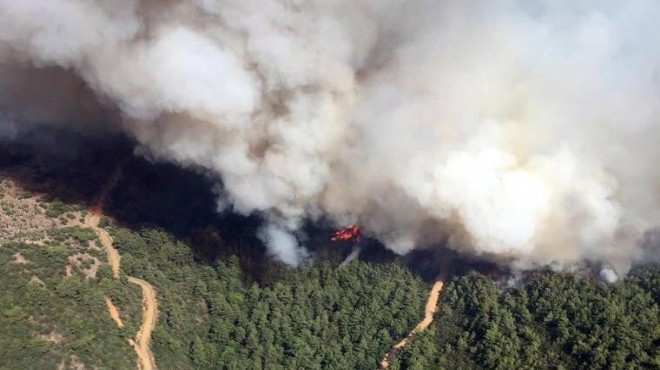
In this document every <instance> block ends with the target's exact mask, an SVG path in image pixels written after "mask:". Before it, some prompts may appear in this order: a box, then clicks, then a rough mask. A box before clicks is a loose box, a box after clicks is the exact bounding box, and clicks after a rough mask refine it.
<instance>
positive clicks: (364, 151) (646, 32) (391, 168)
mask: <svg viewBox="0 0 660 370" xmlns="http://www.w3.org/2000/svg"><path fill="white" fill-rule="evenodd" d="M659 18H660V4H659V3H657V2H655V1H650V0H647V1H645V0H640V1H634V2H621V1H609V0H605V1H603V0H600V1H596V0H593V1H592V0H581V1H571V2H568V1H565V2H563V1H562V2H558V1H549V0H547V1H544V0H537V1H533V0H530V1H514V0H510V1H503V0H502V1H477V0H474V1H458V0H457V1H451V0H446V1H424V0H410V1H396V0H361V1H354V0H353V1H349V0H306V1H297V0H187V1H177V0H169V1H156V0H121V1H112V2H99V1H92V0H22V1H17V0H0V109H1V110H2V111H3V112H4V114H6V115H7V116H9V117H11V119H12V120H13V122H14V124H16V122H18V124H19V125H20V122H28V121H30V122H35V121H39V122H42V123H51V124H69V125H76V127H79V128H80V129H83V130H84V129H91V128H98V127H99V126H100V127H106V128H110V129H111V130H121V131H124V132H126V133H127V134H129V135H131V136H132V137H134V138H136V140H138V142H140V143H141V144H142V145H143V146H144V149H146V150H147V151H149V153H150V154H151V155H155V156H158V157H161V158H163V159H167V160H171V161H174V162H177V163H180V164H181V165H185V166H196V167H201V168H204V169H206V170H207V171H209V172H210V173H211V174H213V175H214V176H215V177H216V178H217V179H218V181H221V182H222V189H223V190H222V194H223V199H221V200H220V201H219V204H223V205H226V206H228V207H231V208H232V209H233V210H234V211H236V212H239V213H243V214H249V213H253V212H259V213H260V214H262V215H263V216H264V218H265V219H266V220H267V226H265V227H264V229H263V230H262V232H261V233H260V237H261V238H262V239H263V240H264V241H265V242H266V243H267V244H268V245H269V247H270V250H271V253H272V254H273V255H274V256H275V257H277V258H279V259H281V260H283V261H285V262H287V263H289V264H296V263H299V262H300V261H301V260H302V259H304V258H305V256H306V255H307V253H306V252H305V250H304V247H303V246H301V245H300V242H299V240H300V239H299V238H297V236H299V233H300V228H301V226H302V224H303V221H304V220H305V219H310V218H311V219H317V218H321V217H324V218H330V219H331V220H333V222H335V223H337V224H338V225H340V224H349V223H358V224H360V225H361V226H362V228H363V231H364V232H365V233H366V234H367V235H370V236H373V237H376V238H378V239H379V240H381V241H382V242H383V243H384V244H385V245H386V246H387V247H388V248H390V249H392V250H393V251H395V252H397V253H401V254H403V253H406V252H408V251H410V250H411V249H413V248H417V247H429V246H432V245H434V244H438V243H447V244H448V245H449V246H450V247H451V248H454V249H457V250H460V251H464V252H465V253H469V254H476V255H481V256H485V257H487V258H491V259H495V260H502V261H511V262H512V263H514V264H515V265H516V266H520V267H523V268H524V267H530V266H533V265H536V264H548V263H552V262H559V263H568V264H570V263H574V262H578V261H582V260H585V259H586V260H591V261H600V262H604V263H606V264H608V265H611V266H613V267H614V269H615V270H616V271H617V272H625V271H626V270H627V269H628V268H629V266H630V264H631V263H633V262H635V261H639V260H642V259H648V258H650V257H653V258H654V259H655V260H657V259H658V257H657V255H658V248H657V247H644V248H642V247H641V246H640V242H639V241H640V240H642V239H643V237H644V235H643V233H644V232H645V231H646V230H648V229H650V228H652V227H655V226H656V225H657V223H658V222H657V221H658V220H659V219H660V218H659V216H660V204H659V203H660V194H659V193H660V165H659V163H658V158H660V149H659V146H658V143H660V123H659V122H658V119H659V118H660V111H659V110H660V104H658V101H660V100H659V98H660V83H659V77H658V76H659V75H658V67H660V50H659V49H660V23H659V22H658V21H657V20H658V19H659ZM1 134H2V129H0V135H1ZM647 239H648V238H647ZM608 276H610V277H611V276H616V275H614V271H612V272H611V274H610V275H608Z"/></svg>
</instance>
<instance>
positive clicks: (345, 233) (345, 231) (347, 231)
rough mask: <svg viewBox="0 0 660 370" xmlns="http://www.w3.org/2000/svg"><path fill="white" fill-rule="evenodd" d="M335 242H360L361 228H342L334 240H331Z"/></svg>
mask: <svg viewBox="0 0 660 370" xmlns="http://www.w3.org/2000/svg"><path fill="white" fill-rule="evenodd" d="M330 240H332V241H333V242H337V241H344V240H353V241H355V242H356V243H357V242H359V241H360V228H359V227H358V225H349V226H346V227H342V228H341V229H339V230H337V231H336V232H335V233H334V235H333V236H332V238H330Z"/></svg>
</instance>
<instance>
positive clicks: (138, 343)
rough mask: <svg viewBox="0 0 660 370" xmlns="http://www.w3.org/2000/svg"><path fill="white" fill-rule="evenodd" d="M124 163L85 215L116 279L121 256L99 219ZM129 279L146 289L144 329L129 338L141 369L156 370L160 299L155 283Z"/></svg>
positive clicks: (110, 306)
mask: <svg viewBox="0 0 660 370" xmlns="http://www.w3.org/2000/svg"><path fill="white" fill-rule="evenodd" d="M122 164H123V162H122V163H120V164H119V165H118V166H117V167H116V168H115V171H114V172H113V173H112V176H111V177H110V180H109V181H108V182H107V183H106V184H105V185H104V186H103V188H102V189H101V191H100V192H99V195H98V196H97V198H96V200H95V201H94V203H93V204H92V205H91V206H90V208H89V210H88V213H87V216H85V226H87V227H89V228H90V229H92V230H94V232H95V233H96V235H97V236H98V238H99V240H100V241H101V245H103V249H105V252H106V254H107V256H108V263H109V264H110V267H111V268H112V275H113V277H114V278H115V279H116V278H119V271H120V269H121V256H120V255H119V252H117V250H116V249H115V247H114V246H113V245H112V237H111V236H110V234H109V233H108V232H107V231H105V230H104V229H103V228H100V227H99V222H100V220H101V214H102V211H103V205H104V204H105V200H106V198H107V197H108V194H109V193H110V191H111V190H112V189H113V188H114V187H115V185H116V184H117V182H118V181H119V178H120V177H121V168H122ZM128 281H129V282H130V283H132V284H136V285H138V286H140V288H141V289H142V324H141V325H140V330H138V332H137V334H136V335H135V339H129V343H130V344H131V346H133V348H134V349H135V353H137V356H138V369H140V370H154V369H156V361H155V360H154V355H153V353H152V352H151V349H150V348H149V344H150V342H151V333H152V331H153V330H154V327H155V326H156V319H157V317H158V301H157V299H156V291H155V289H154V287H153V286H151V284H149V283H148V282H146V281H144V280H142V279H138V278H134V277H132V276H129V277H128ZM105 301H106V305H107V306H108V311H109V313H110V317H111V318H112V319H113V320H114V321H115V323H117V325H118V326H119V327H122V326H123V325H124V324H123V323H122V321H121V318H120V316H119V311H118V310H117V308H116V307H115V306H114V304H112V300H111V299H110V298H109V297H106V298H105Z"/></svg>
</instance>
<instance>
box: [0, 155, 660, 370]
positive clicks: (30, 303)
mask: <svg viewBox="0 0 660 370" xmlns="http://www.w3.org/2000/svg"><path fill="white" fill-rule="evenodd" d="M93 147H96V148H97V149H96V150H97V151H96V152H95V153H94V154H93V155H88V156H84V157H81V156H69V157H67V158H57V160H51V159H50V158H51V157H52V156H50V155H48V156H42V157H38V156H35V155H34V154H33V151H32V150H31V149H30V148H22V147H11V148H10V150H9V149H7V148H4V149H2V150H3V151H4V152H2V153H0V154H1V155H0V175H1V177H0V180H3V181H0V184H3V186H4V185H6V184H7V182H8V181H10V180H11V182H16V183H19V184H20V185H21V188H22V189H23V190H21V191H20V192H16V191H14V193H12V192H10V191H9V190H6V191H5V190H3V191H2V192H0V197H1V198H2V209H1V210H0V211H1V212H3V214H4V215H6V216H7V217H9V218H11V219H22V218H24V219H25V221H24V222H26V225H28V224H29V225H31V224H30V221H31V220H34V219H41V218H43V219H44V220H51V221H52V222H51V221H48V222H46V221H44V222H43V223H44V225H46V226H44V227H43V229H35V230H32V231H30V232H29V233H28V232H23V233H14V234H12V235H13V236H12V237H11V238H5V239H0V244H1V246H0V285H1V286H2V287H3V293H2V295H0V333H2V335H0V369H44V368H57V366H58V365H61V366H63V368H76V367H80V366H84V368H89V369H92V368H100V369H101V368H102V369H135V367H136V359H135V353H134V352H133V350H132V348H131V347H130V346H129V344H128V342H127V339H128V338H130V337H131V336H132V335H134V333H135V332H136V331H137V326H138V325H139V322H140V314H141V312H140V290H139V289H138V288H137V287H136V286H135V285H131V284H129V283H128V282H127V280H126V278H127V276H129V275H130V276H135V277H139V278H142V279H144V280H146V281H148V282H150V284H152V285H153V286H154V288H155V290H156V292H157V295H158V301H159V315H158V321H157V324H156V328H155V331H154V333H153V336H152V343H151V348H152V350H153V352H154V355H155V360H156V365H157V367H158V368H159V369H232V370H233V369H376V368H378V365H379V362H380V360H381V359H382V357H383V355H384V354H385V352H386V351H387V350H388V349H389V348H390V347H391V346H392V345H393V344H394V343H396V342H398V341H399V340H401V339H402V338H403V337H405V336H406V335H407V334H408V332H409V331H410V330H411V329H412V328H414V327H415V325H416V324H417V322H418V321H419V320H420V319H421V318H422V316H423V312H424V305H425V303H426V298H427V295H428V290H429V288H430V284H431V282H432V281H431V280H429V276H430V277H431V278H432V277H433V275H429V274H428V273H422V272H420V267H419V264H420V263H419V261H418V260H412V259H410V258H406V257H401V256H395V255H392V254H391V253H389V252H387V251H385V250H383V249H382V248H380V247H378V246H377V245H376V246H373V247H372V248H367V250H365V252H364V253H363V255H362V256H361V258H360V259H358V260H356V261H353V262H352V263H350V264H348V265H347V266H345V267H342V268H339V263H340V262H341V259H342V258H343V256H345V255H346V254H347V253H348V252H349V251H350V245H341V244H339V245H336V244H334V245H333V244H330V243H328V236H329V235H330V234H329V233H328V231H327V230H326V231H324V230H316V233H315V235H317V236H316V237H315V238H312V239H310V243H311V244H313V245H312V248H311V250H312V252H313V254H314V256H315V258H314V259H313V260H312V261H311V262H310V263H309V264H306V265H302V266H300V267H297V268H290V267H286V266H284V265H282V264H280V263H277V262H274V261H273V260H271V259H270V258H269V256H268V255H267V253H266V252H265V250H264V248H263V247H262V246H261V245H260V244H259V243H258V240H257V239H256V238H255V237H254V234H255V233H254V230H255V228H256V227H257V226H258V220H257V219H256V218H254V217H242V216H236V215H228V214H221V213H218V212H216V209H215V207H214V205H213V204H214V201H213V200H214V197H215V194H214V193H213V192H212V191H211V189H212V186H210V185H209V183H208V180H207V178H206V177H205V176H204V174H200V173H198V172H195V171H190V170H182V169H179V168H176V167H174V166H171V165H168V164H158V163H151V162H148V161H145V160H144V159H140V158H137V157H135V158H132V159H130V160H128V161H125V165H124V169H123V176H122V179H121V180H120V181H119V182H118V184H117V186H116V188H115V189H114V190H113V191H112V193H111V194H110V197H109V200H108V204H107V205H106V208H105V209H104V214H105V215H106V216H107V217H105V218H104V219H103V220H102V221H101V224H100V226H101V227H103V228H104V229H106V230H107V231H109V232H110V234H111V235H112V237H113V240H114V241H113V244H114V246H115V248H117V249H118V251H119V253H120V255H121V263H122V267H121V269H122V271H121V275H120V277H119V279H113V278H112V273H111V271H110V267H109V265H108V263H107V259H106V257H105V255H104V253H103V251H102V250H100V249H99V248H98V245H97V240H96V236H95V235H94V234H93V233H91V232H90V230H87V229H84V228H81V227H78V226H75V224H76V222H77V220H78V219H79V218H82V217H84V213H85V208H86V207H87V206H88V205H89V204H90V202H91V199H92V198H93V197H94V194H95V191H94V189H98V188H99V187H100V184H102V183H103V182H104V181H105V180H106V179H107V177H108V175H107V174H108V173H109V172H110V171H111V169H112V167H113V166H114V164H115V163H116V162H117V157H118V156H121V155H123V152H122V151H119V154H118V150H117V149H116V147H112V146H103V145H98V146H93ZM90 189H91V190H90ZM183 189H185V190H186V191H183ZM35 194H42V195H41V196H40V198H39V200H38V201H36V203H35V201H34V198H35V197H36V195H35ZM10 198H11V199H10ZM21 212H23V213H21ZM25 212H35V214H34V215H32V216H31V217H30V216H29V213H25ZM8 213H11V215H8ZM19 216H20V217H19ZM9 218H8V219H9ZM8 235H9V234H8ZM31 238H39V239H40V240H42V241H44V242H42V243H34V241H31V240H30V239H31ZM434 263H435V262H434V261H433V260H429V261H425V265H434ZM463 265H465V266H467V268H461V269H453V274H452V275H450V276H449V277H448V279H447V281H446V284H445V288H444V289H443V291H442V293H441V296H440V306H439V309H438V312H437V313H436V315H435V320H434V323H433V324H432V325H431V326H430V327H429V328H428V329H427V330H426V331H424V332H423V333H421V334H419V335H417V336H415V337H414V339H413V340H412V341H411V342H410V343H409V344H408V345H407V346H406V347H404V348H403V349H402V350H401V351H399V352H396V353H395V355H394V356H393V357H392V361H391V363H390V369H540V368H548V369H657V368H660V353H659V351H658V348H659V347H660V312H659V300H660V268H658V266H636V267H635V268H634V269H633V270H632V271H631V272H630V274H628V275H627V276H626V277H625V278H623V279H622V280H620V281H618V282H616V283H612V284H608V283H605V282H603V281H601V280H600V279H598V278H597V277H595V276H594V275H593V274H590V273H589V271H588V270H585V271H579V272H575V273H568V272H561V271H552V270H548V269H539V270H536V271H531V272H527V273H525V274H522V275H517V276H516V277H515V279H512V276H509V275H507V274H503V273H502V272H500V273H498V274H492V273H491V270H489V269H482V268H480V266H479V265H478V264H469V263H467V264H466V263H463ZM68 266H71V267H68ZM92 272H93V273H92ZM104 297H110V298H111V299H112V301H113V302H114V304H115V305H116V306H117V308H118V310H119V314H120V317H121V319H122V320H123V321H124V324H125V325H124V327H123V328H118V327H117V326H116V325H114V323H113V321H112V319H111V318H110V316H109V315H108V311H107V308H106V306H105V304H104Z"/></svg>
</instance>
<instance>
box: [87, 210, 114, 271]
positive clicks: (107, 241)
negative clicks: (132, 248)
mask: <svg viewBox="0 0 660 370" xmlns="http://www.w3.org/2000/svg"><path fill="white" fill-rule="evenodd" d="M100 220H101V215H100V214H99V213H96V212H92V211H91V210H90V211H89V212H88V213H87V216H85V226H87V227H89V228H90V229H92V230H94V232H95V233H96V236H98V238H99V240H100V241H101V245H102V246H103V249H105V253H106V254H107V256H108V263H109V264H110V267H111V268H112V276H114V277H115V278H118V277H119V268H120V263H121V256H120V255H119V252H117V250H116V249H115V247H113V246H112V237H111V236H110V234H109V233H108V232H107V231H105V230H104V229H102V228H100V227H99V221H100Z"/></svg>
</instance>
